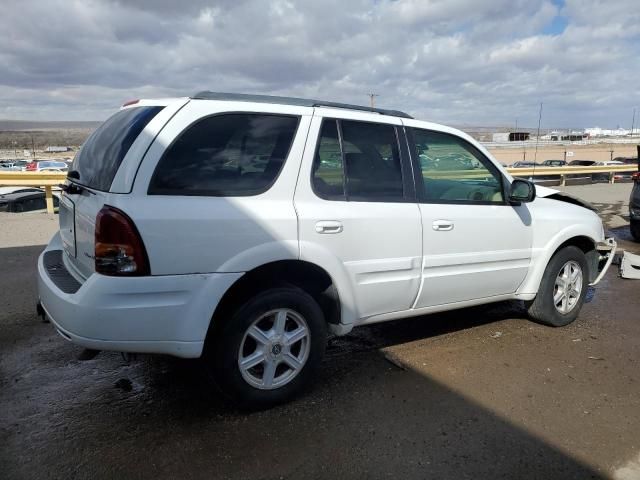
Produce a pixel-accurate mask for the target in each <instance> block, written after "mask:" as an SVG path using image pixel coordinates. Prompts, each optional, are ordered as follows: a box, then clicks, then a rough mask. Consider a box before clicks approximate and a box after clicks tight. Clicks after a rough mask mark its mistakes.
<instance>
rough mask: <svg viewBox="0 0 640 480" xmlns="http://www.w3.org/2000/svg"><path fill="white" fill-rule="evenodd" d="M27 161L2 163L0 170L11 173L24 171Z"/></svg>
mask: <svg viewBox="0 0 640 480" xmlns="http://www.w3.org/2000/svg"><path fill="white" fill-rule="evenodd" d="M27 163H28V162H27V161H26V160H18V161H16V162H2V163H0V169H3V170H9V171H17V172H19V171H24V169H25V168H26V166H27Z"/></svg>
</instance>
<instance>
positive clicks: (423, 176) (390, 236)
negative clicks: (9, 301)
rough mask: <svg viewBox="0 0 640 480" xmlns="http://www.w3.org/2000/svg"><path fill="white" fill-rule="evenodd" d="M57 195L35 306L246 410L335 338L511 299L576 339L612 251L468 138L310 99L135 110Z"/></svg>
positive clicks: (573, 210) (73, 335)
mask: <svg viewBox="0 0 640 480" xmlns="http://www.w3.org/2000/svg"><path fill="white" fill-rule="evenodd" d="M64 190H65V192H64V194H63V195H62V198H61V203H60V231H59V233H58V234H56V235H55V236H54V237H53V239H52V240H51V242H50V243H49V245H48V246H47V248H46V249H45V251H44V252H43V253H42V255H41V256H40V258H39V261H38V273H39V296H40V302H41V303H40V304H39V308H40V311H41V312H42V313H43V314H46V315H47V316H48V317H49V318H50V319H51V321H52V322H53V324H54V325H55V327H56V328H57V330H58V331H59V332H60V334H61V335H62V336H63V337H65V338H66V339H68V340H71V341H72V342H74V343H76V344H79V345H82V346H84V347H87V348H90V349H96V350H116V351H123V352H148V353H164V354H170V355H175V356H179V357H189V358H195V357H200V356H204V358H205V361H206V364H207V365H208V366H209V367H210V370H211V373H212V376H213V378H214V379H215V381H216V382H217V384H218V385H219V386H220V387H221V390H222V391H223V392H224V393H226V394H228V395H229V396H231V397H233V398H235V399H236V400H237V401H239V402H241V403H242V404H244V405H246V406H250V407H264V406H268V405H272V404H274V403H277V402H281V401H283V400H286V399H288V398H290V397H291V396H292V395H293V394H295V393H296V392H298V391H299V390H300V389H301V388H302V387H303V386H304V385H305V384H306V383H307V382H308V381H309V379H310V378H311V377H312V374H313V372H314V370H316V369H317V368H318V366H319V364H320V361H321V358H322V355H323V352H324V347H325V343H326V336H327V333H328V332H332V333H333V334H336V335H344V334H346V333H348V332H349V331H350V330H351V329H352V328H353V327H354V326H357V325H362V324H368V323H374V322H381V321H386V320H392V319H396V318H402V317H410V316H416V315H423V314H426V313H431V312H438V311H442V310H450V309H455V308H460V307H467V306H470V305H478V304H483V303H489V302H496V301H500V300H507V299H520V300H524V301H525V302H527V303H528V305H529V312H530V315H531V316H532V317H533V318H534V319H536V320H538V321H540V322H543V323H546V324H549V325H554V326H560V325H566V324H568V323H570V322H572V321H573V320H574V319H575V318H576V316H577V315H578V313H579V311H580V308H581V307H582V304H583V302H584V300H585V295H586V293H587V289H588V286H589V285H590V284H592V285H593V284H595V283H597V281H598V280H599V277H601V276H602V274H603V273H604V271H605V270H606V268H607V267H608V265H609V264H610V263H611V258H613V253H612V252H613V251H615V243H614V242H613V241H610V240H608V241H605V238H604V233H603V228H602V223H601V221H600V219H599V218H598V216H597V215H596V214H595V213H594V212H593V211H592V210H591V209H589V206H588V205H585V204H583V203H582V202H580V201H579V200H577V199H573V198H570V197H567V196H564V195H562V194H560V193H558V192H555V191H554V190H550V189H546V188H541V187H538V191H537V195H536V188H535V187H534V185H533V184H532V183H530V182H527V181H525V180H519V179H513V178H512V177H511V176H510V175H509V174H508V173H507V172H506V171H505V170H504V169H503V168H502V167H501V166H500V164H499V163H498V162H496V161H495V160H494V159H493V158H492V157H491V155H490V154H489V152H487V151H486V150H485V149H484V148H483V147H482V146H481V145H480V144H478V143H477V142H476V141H474V140H473V139H472V138H470V137H469V136H468V135H465V134H464V133H462V132H460V131H458V130H455V129H452V128H449V127H445V126H442V125H436V124H433V123H427V122H421V121H418V120H414V119H412V118H411V117H410V116H409V115H406V114H404V113H402V112H396V111H387V110H380V109H371V108H366V107H358V106H353V105H343V104H335V103H328V102H320V101H315V100H304V99H295V98H280V97H267V96H251V95H237V94H220V93H212V92H202V93H199V94H197V95H195V96H193V97H190V98H177V99H162V100H144V101H136V102H132V103H130V104H127V105H125V106H123V108H122V109H121V110H120V111H119V112H118V113H116V114H115V115H113V116H112V117H111V118H109V119H108V120H107V121H106V122H105V123H104V124H103V125H102V126H101V127H100V128H99V129H98V130H97V131H96V132H95V133H93V135H91V137H90V138H89V139H88V140H87V141H86V143H85V144H84V146H83V148H82V149H81V150H80V152H79V153H78V155H77V157H76V158H75V160H74V163H73V166H72V167H71V170H70V171H69V174H68V181H67V182H66V185H65V186H64ZM599 272H600V274H599ZM425 321H427V320H425Z"/></svg>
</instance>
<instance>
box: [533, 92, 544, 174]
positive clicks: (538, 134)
mask: <svg viewBox="0 0 640 480" xmlns="http://www.w3.org/2000/svg"><path fill="white" fill-rule="evenodd" d="M540 122H542V102H540V113H539V114H538V133H537V136H536V151H535V153H534V155H533V168H534V169H535V168H536V162H537V161H538V142H539V141H540Z"/></svg>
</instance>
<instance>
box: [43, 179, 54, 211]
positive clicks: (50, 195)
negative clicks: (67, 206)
mask: <svg viewBox="0 0 640 480" xmlns="http://www.w3.org/2000/svg"><path fill="white" fill-rule="evenodd" d="M44 196H45V200H46V201H47V213H53V191H52V190H51V185H45V187H44Z"/></svg>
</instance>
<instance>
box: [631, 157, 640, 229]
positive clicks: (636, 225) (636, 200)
mask: <svg viewBox="0 0 640 480" xmlns="http://www.w3.org/2000/svg"><path fill="white" fill-rule="evenodd" d="M636 160H637V159H636ZM632 180H633V187H631V195H630V196H629V229H630V230H631V235H632V236H633V238H634V240H635V241H636V242H640V172H636V173H634V174H633V175H632Z"/></svg>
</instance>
